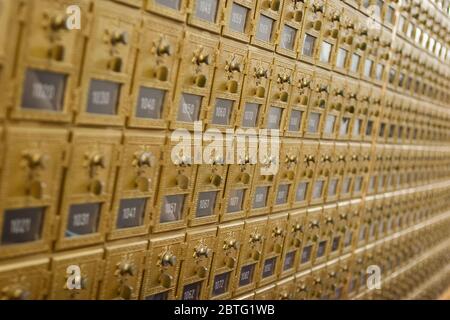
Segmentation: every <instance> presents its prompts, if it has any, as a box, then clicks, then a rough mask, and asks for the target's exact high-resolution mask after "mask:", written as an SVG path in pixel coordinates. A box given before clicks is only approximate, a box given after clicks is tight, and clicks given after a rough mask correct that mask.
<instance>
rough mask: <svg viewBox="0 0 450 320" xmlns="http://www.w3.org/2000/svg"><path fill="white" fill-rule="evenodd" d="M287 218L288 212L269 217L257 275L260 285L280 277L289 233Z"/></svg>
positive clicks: (258, 284)
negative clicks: (284, 248) (282, 258)
mask: <svg viewBox="0 0 450 320" xmlns="http://www.w3.org/2000/svg"><path fill="white" fill-rule="evenodd" d="M287 220H288V214H287V213H279V214H276V215H271V216H270V217H269V219H268V222H267V225H266V231H265V235H264V238H265V241H264V246H263V252H262V259H261V263H260V269H259V275H258V277H257V286H258V287H261V286H263V285H264V284H267V283H270V282H273V281H274V280H276V279H277V278H278V274H279V270H280V267H281V263H282V261H281V257H282V253H283V247H284V245H285V240H286V234H287V225H288V222H287Z"/></svg>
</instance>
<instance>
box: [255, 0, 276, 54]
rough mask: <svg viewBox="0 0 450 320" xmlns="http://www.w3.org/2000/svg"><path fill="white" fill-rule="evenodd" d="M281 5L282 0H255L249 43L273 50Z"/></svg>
mask: <svg viewBox="0 0 450 320" xmlns="http://www.w3.org/2000/svg"><path fill="white" fill-rule="evenodd" d="M283 5H284V0H275V1H273V0H272V1H265V0H259V1H257V3H256V7H255V20H254V25H253V28H254V29H253V30H252V37H251V41H250V42H251V44H253V45H255V46H258V47H262V48H264V49H267V50H269V51H274V50H275V45H276V44H277V42H278V35H279V31H278V29H279V21H280V18H281V13H282V9H283Z"/></svg>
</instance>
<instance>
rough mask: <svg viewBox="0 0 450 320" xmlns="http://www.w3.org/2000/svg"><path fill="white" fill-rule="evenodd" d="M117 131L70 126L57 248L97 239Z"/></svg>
mask: <svg viewBox="0 0 450 320" xmlns="http://www.w3.org/2000/svg"><path fill="white" fill-rule="evenodd" d="M120 142H121V133H120V132H117V131H113V130H98V129H82V128H77V129H74V132H73V136H72V141H71V152H70V154H71V156H70V159H68V168H69V169H68V170H67V172H66V176H65V181H64V188H63V192H64V195H63V199H62V207H61V208H62V209H61V213H60V228H59V230H60V231H59V235H58V240H57V248H58V249H65V248H71V247H77V246H82V245H86V244H89V243H97V242H101V241H103V240H104V238H105V233H106V222H107V221H108V218H109V205H110V201H111V197H112V192H113V187H114V182H115V176H116V168H117V162H118V161H117V159H118V154H119V149H120V148H119V147H120Z"/></svg>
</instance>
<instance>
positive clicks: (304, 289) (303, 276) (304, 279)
mask: <svg viewBox="0 0 450 320" xmlns="http://www.w3.org/2000/svg"><path fill="white" fill-rule="evenodd" d="M312 283H313V277H312V275H311V271H310V270H308V271H305V272H302V273H298V274H296V275H295V299H296V300H308V299H309V297H310V295H311V289H312Z"/></svg>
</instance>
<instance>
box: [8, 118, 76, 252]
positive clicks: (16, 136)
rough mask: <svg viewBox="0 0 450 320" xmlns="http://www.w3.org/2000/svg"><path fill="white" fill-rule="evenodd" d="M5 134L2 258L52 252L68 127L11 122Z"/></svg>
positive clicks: (65, 157) (65, 156)
mask: <svg viewBox="0 0 450 320" xmlns="http://www.w3.org/2000/svg"><path fill="white" fill-rule="evenodd" d="M2 135H4V137H2V138H3V139H4V140H3V141H4V143H5V145H4V147H3V148H2V149H3V150H2V152H3V154H2V185H1V188H0V190H1V195H0V203H1V204H0V208H1V212H2V214H1V216H0V257H1V258H5V257H10V256H17V255H23V254H29V253H32V252H39V251H48V250H50V248H51V242H52V239H53V237H54V233H55V232H56V230H57V228H58V226H57V220H56V217H55V216H56V214H57V210H58V208H57V205H58V198H59V194H60V183H61V179H62V171H63V165H64V164H65V162H66V160H67V141H68V132H67V131H66V130H64V129H47V128H46V129H44V128H34V127H27V128H26V127H15V126H9V127H8V128H7V129H6V132H4V133H3V134H2Z"/></svg>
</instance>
